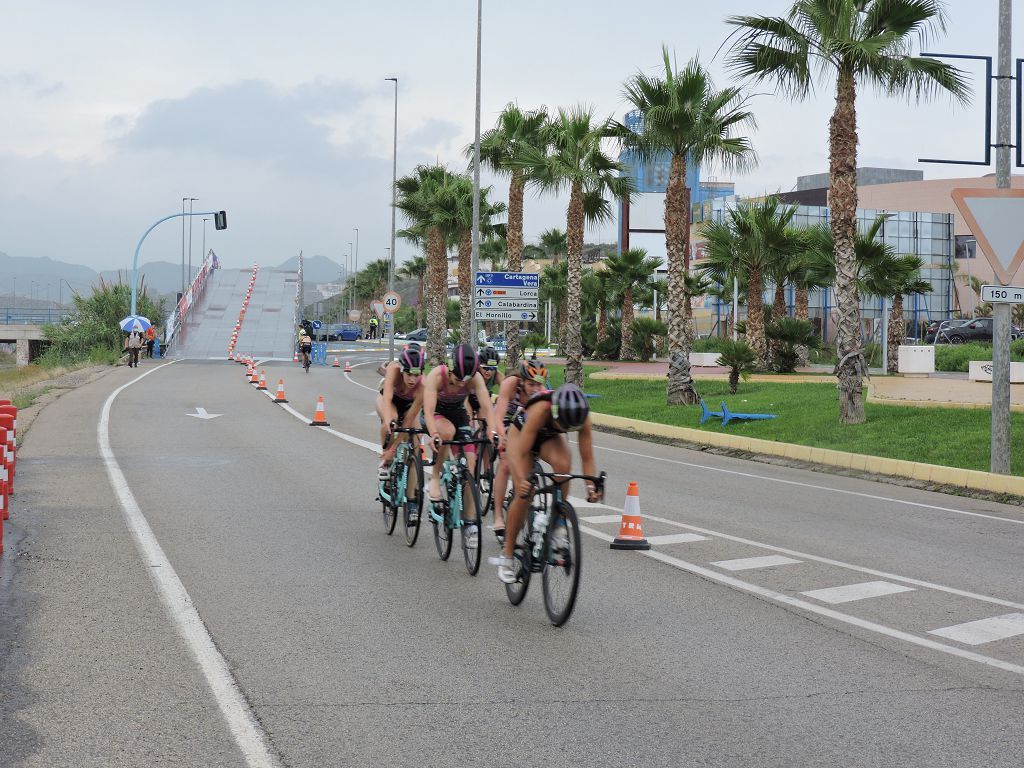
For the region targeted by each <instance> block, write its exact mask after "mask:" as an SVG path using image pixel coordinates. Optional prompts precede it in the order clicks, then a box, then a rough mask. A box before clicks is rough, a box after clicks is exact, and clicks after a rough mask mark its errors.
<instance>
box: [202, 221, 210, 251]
mask: <svg viewBox="0 0 1024 768" xmlns="http://www.w3.org/2000/svg"><path fill="white" fill-rule="evenodd" d="M208 221H209V219H203V261H206V222H208Z"/></svg>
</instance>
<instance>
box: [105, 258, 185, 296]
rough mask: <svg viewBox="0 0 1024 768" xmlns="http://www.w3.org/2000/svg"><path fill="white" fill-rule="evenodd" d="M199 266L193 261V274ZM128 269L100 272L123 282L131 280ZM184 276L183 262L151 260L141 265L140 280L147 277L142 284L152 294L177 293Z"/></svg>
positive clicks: (107, 278)
mask: <svg viewBox="0 0 1024 768" xmlns="http://www.w3.org/2000/svg"><path fill="white" fill-rule="evenodd" d="M199 266H200V264H197V263H195V262H193V263H192V275H193V276H195V274H196V272H198V271H199ZM126 271H127V270H125V269H122V270H116V269H105V270H103V271H102V272H100V276H101V277H102V278H103V279H104V280H106V281H107V282H115V283H116V282H117V281H118V278H120V279H121V281H122V282H128V281H130V280H131V275H127V274H125V272H126ZM186 271H187V266H186ZM183 276H185V275H184V273H183V272H182V271H181V262H178V263H177V264H172V263H171V262H169V261H151V262H149V263H147V264H140V265H139V280H140V281H141V280H142V279H143V278H145V282H144V283H141V284H142V285H145V286H146V289H147V290H148V291H149V292H150V293H151V294H152V293H154V292H155V293H159V294H176V293H177V292H178V291H180V290H181V279H182V277H183Z"/></svg>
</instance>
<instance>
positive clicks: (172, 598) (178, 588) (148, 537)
mask: <svg viewBox="0 0 1024 768" xmlns="http://www.w3.org/2000/svg"><path fill="white" fill-rule="evenodd" d="M175 362H177V361H176V360H172V361H170V362H168V363H163V364H162V365H159V366H157V367H156V368H151V369H150V370H148V371H146V372H145V373H144V374H142V375H141V376H139V377H137V378H135V379H132V380H131V381H129V382H128V383H127V384H122V385H121V386H120V387H118V388H117V389H115V390H114V391H113V392H111V393H110V396H109V397H107V400H106V402H104V404H103V408H102V410H101V411H100V419H99V423H98V424H97V427H96V434H97V442H98V444H99V451H100V456H101V457H102V459H103V463H104V465H105V466H106V469H107V476H108V477H109V478H110V485H111V487H112V488H113V489H114V493H115V495H116V496H117V499H118V501H119V502H120V505H121V511H122V512H123V513H124V518H125V522H126V523H127V525H128V530H129V531H130V532H131V534H132V538H133V539H134V540H135V545H136V548H137V549H138V550H139V554H140V555H141V556H142V559H143V561H144V562H145V564H146V565H148V566H149V567H148V568H147V570H148V571H149V573H150V575H151V576H152V578H153V582H154V584H155V585H156V587H157V594H158V595H159V597H160V600H161V602H163V604H164V607H165V608H166V609H167V613H168V615H169V616H170V618H171V620H172V622H173V623H174V626H175V628H176V629H177V630H178V632H179V634H180V635H181V637H182V639H183V640H184V641H185V643H186V645H187V646H188V648H189V650H190V651H191V652H192V656H193V658H195V660H196V663H197V664H198V665H199V669H200V672H201V673H202V675H203V677H204V678H205V679H206V682H207V684H208V685H209V686H210V690H211V692H212V693H213V697H214V700H215V701H216V702H217V706H218V708H219V709H220V711H221V714H222V715H223V717H224V721H225V722H226V724H227V726H228V730H229V731H230V732H231V735H232V737H234V740H235V744H237V745H238V748H239V750H241V752H242V756H243V757H244V759H245V762H246V764H247V765H248V766H249V767H250V768H281V763H280V761H279V760H278V759H277V758H276V757H275V756H274V755H273V753H272V752H271V751H270V746H269V743H268V740H267V737H266V734H265V733H264V731H263V729H262V728H261V727H260V725H259V723H258V722H257V721H256V718H255V717H254V716H253V712H252V709H251V707H250V706H249V704H248V702H247V701H246V700H245V696H244V695H243V694H242V691H241V688H240V687H239V685H238V681H237V680H236V679H235V677H234V675H233V674H232V673H231V669H230V667H229V666H228V663H227V660H226V659H225V658H224V656H223V655H221V653H220V651H219V650H217V646H216V644H215V643H214V642H213V637H212V636H211V635H210V632H209V630H207V628H206V625H205V624H203V620H202V617H200V615H199V611H198V610H197V609H196V606H195V603H193V602H192V598H191V596H190V595H189V594H188V590H186V589H185V585H184V584H183V583H182V581H181V579H180V578H179V576H178V574H177V573H176V572H175V570H174V567H173V566H172V565H171V562H170V560H169V559H168V558H167V555H166V553H165V552H164V550H163V547H161V546H160V542H159V541H158V540H157V538H156V535H155V534H154V533H153V529H152V528H151V527H150V525H149V522H148V521H147V520H146V516H145V514H143V512H142V509H141V508H140V507H139V504H138V502H137V501H136V499H135V494H133V493H132V490H131V487H130V486H129V485H128V480H127V479H126V478H125V476H124V473H123V472H122V471H121V467H120V465H119V464H118V463H117V458H116V457H115V456H114V452H113V450H112V449H111V447H110V410H111V407H112V406H113V404H114V400H115V399H116V398H117V396H118V395H119V394H121V392H123V391H124V390H125V389H127V388H128V387H130V386H132V385H133V384H136V383H138V382H139V381H141V380H142V379H144V378H146V377H147V376H149V375H150V374H151V373H156V372H157V371H159V370H160V369H161V368H164V367H166V366H168V365H174V363H175Z"/></svg>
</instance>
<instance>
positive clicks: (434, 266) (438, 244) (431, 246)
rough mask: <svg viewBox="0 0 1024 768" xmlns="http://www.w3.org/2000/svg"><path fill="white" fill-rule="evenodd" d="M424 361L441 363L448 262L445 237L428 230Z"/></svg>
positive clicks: (442, 358) (445, 326)
mask: <svg viewBox="0 0 1024 768" xmlns="http://www.w3.org/2000/svg"><path fill="white" fill-rule="evenodd" d="M427 304H428V306H427V346H426V353H427V360H428V361H429V362H430V363H431V364H433V365H440V364H441V363H443V362H444V347H445V329H446V328H447V326H448V323H447V321H446V310H447V308H448V306H447V305H448V259H447V258H446V254H445V247H444V235H442V234H441V230H439V229H437V228H436V227H431V229H430V230H428V232H427Z"/></svg>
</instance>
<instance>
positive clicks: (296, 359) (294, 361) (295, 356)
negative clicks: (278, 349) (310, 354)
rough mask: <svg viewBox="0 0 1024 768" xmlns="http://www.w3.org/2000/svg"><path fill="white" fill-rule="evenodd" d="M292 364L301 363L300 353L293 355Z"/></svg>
mask: <svg viewBox="0 0 1024 768" xmlns="http://www.w3.org/2000/svg"><path fill="white" fill-rule="evenodd" d="M292 362H293V363H297V362H299V353H298V352H296V353H295V354H294V355H292Z"/></svg>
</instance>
